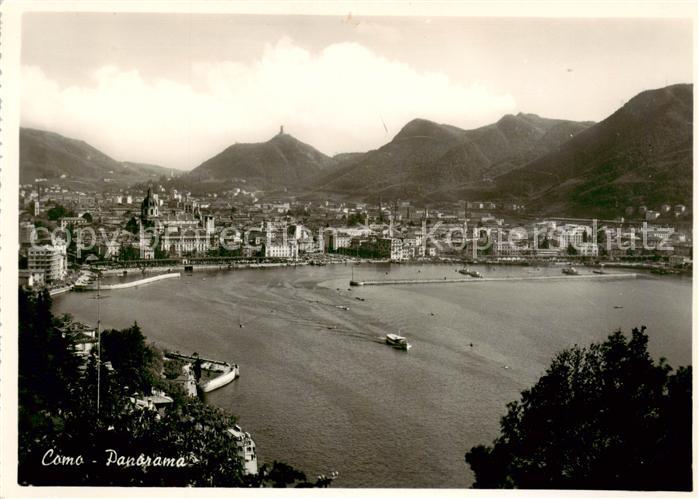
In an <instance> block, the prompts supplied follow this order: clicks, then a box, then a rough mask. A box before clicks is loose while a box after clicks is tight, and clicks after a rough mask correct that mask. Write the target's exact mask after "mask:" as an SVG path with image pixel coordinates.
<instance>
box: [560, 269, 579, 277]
mask: <svg viewBox="0 0 699 499" xmlns="http://www.w3.org/2000/svg"><path fill="white" fill-rule="evenodd" d="M561 272H563V273H564V274H567V275H578V271H577V270H576V269H575V267H566V268H564V269H563V270H561Z"/></svg>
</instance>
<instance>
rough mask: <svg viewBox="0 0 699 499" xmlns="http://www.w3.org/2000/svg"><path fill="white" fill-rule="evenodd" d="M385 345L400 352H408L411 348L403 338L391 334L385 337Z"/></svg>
mask: <svg viewBox="0 0 699 499" xmlns="http://www.w3.org/2000/svg"><path fill="white" fill-rule="evenodd" d="M386 344H387V345H391V346H392V347H394V348H398V349H400V350H410V347H411V346H412V345H411V344H410V343H408V341H407V340H406V339H405V338H404V337H403V336H398V335H397V334H392V333H389V334H387V335H386Z"/></svg>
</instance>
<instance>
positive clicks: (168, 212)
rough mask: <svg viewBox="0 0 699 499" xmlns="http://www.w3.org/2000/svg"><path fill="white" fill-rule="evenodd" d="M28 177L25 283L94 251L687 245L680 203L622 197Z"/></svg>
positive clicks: (175, 253) (506, 250)
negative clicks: (370, 198) (578, 215)
mask: <svg viewBox="0 0 699 499" xmlns="http://www.w3.org/2000/svg"><path fill="white" fill-rule="evenodd" d="M39 187H40V184H35V185H25V186H21V189H20V202H21V206H20V224H19V243H20V249H19V251H20V262H21V264H20V267H21V271H20V278H21V279H22V280H23V282H24V283H25V284H30V285H31V284H33V285H37V284H38V285H42V284H47V285H56V283H60V282H61V281H63V280H65V279H66V276H67V275H68V272H69V269H70V266H69V262H71V263H91V262H93V261H97V260H99V261H103V262H104V261H111V260H120V261H122V262H123V261H128V260H134V261H144V260H154V259H155V260H157V259H167V258H170V259H172V258H187V257H201V256H208V257H212V258H216V257H219V258H221V257H241V258H252V257H255V258H268V259H280V260H298V259H318V258H322V257H321V256H320V255H322V254H328V253H329V254H344V255H347V256H351V257H358V258H372V259H381V260H390V261H395V262H403V261H410V260H415V259H430V258H432V259H434V258H445V257H449V258H462V259H463V258H472V259H477V258H490V259H500V260H511V261H515V260H518V259H520V260H521V259H541V258H572V257H575V258H596V259H602V258H605V259H615V258H629V257H644V256H648V255H649V254H656V255H661V256H662V257H663V262H665V263H668V264H670V265H680V266H683V265H687V264H688V262H689V260H690V258H691V249H692V235H691V221H690V219H689V216H688V213H687V211H686V209H685V207H684V206H681V205H677V206H674V207H672V206H670V205H663V206H662V207H660V208H659V209H658V210H657V211H653V210H649V209H648V208H646V207H644V206H642V207H638V208H633V209H631V208H629V209H628V210H627V212H628V213H629V214H638V215H639V216H640V217H641V218H638V219H637V220H635V221H633V222H631V221H625V220H624V219H623V218H620V219H618V220H606V221H593V220H589V219H588V220H574V219H564V218H554V219H546V220H532V219H531V218H530V217H527V216H526V214H525V207H524V206H522V205H519V204H516V203H507V204H500V205H498V204H496V203H494V202H480V201H465V202H459V203H443V204H441V205H438V206H415V205H414V204H413V203H411V202H408V201H403V202H397V201H395V202H392V203H388V204H384V203H381V201H379V202H378V203H376V204H369V203H348V202H337V201H329V200H328V201H322V202H318V201H299V200H295V199H278V200H270V199H265V200H260V199H258V197H257V196H258V194H255V193H248V192H245V191H241V190H240V189H235V190H232V191H229V192H226V193H223V194H208V195H205V196H193V195H191V193H189V192H178V191H177V190H176V189H166V188H165V187H163V186H161V185H157V186H155V187H146V186H144V187H143V188H142V189H140V190H139V189H135V188H134V189H131V190H122V191H119V192H116V193H83V192H76V191H69V190H67V189H62V188H58V187H56V186H53V187H50V188H44V189H41V188H39ZM649 213H651V215H652V216H651V217H650V218H649V216H648V214H649ZM656 214H658V216H656ZM651 220H652V223H651V222H650V221H651ZM25 262H26V263H25Z"/></svg>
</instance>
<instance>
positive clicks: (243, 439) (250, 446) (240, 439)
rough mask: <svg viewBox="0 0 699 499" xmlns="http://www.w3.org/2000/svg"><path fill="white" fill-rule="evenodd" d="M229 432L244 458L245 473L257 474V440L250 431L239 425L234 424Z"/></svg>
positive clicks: (239, 453)
mask: <svg viewBox="0 0 699 499" xmlns="http://www.w3.org/2000/svg"><path fill="white" fill-rule="evenodd" d="M228 433H229V434H230V435H231V436H232V437H233V439H234V440H235V445H236V448H237V450H238V455H239V456H240V458H241V459H242V460H243V474H245V475H257V453H256V451H255V441H254V440H253V439H252V437H251V436H250V434H249V433H247V432H244V431H243V430H242V429H241V428H240V426H238V425H235V426H233V428H228Z"/></svg>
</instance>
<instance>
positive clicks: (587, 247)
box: [575, 243, 599, 256]
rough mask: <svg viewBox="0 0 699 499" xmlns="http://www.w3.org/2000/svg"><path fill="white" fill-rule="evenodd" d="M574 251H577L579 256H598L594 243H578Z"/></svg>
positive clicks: (597, 249) (597, 248) (597, 247)
mask: <svg viewBox="0 0 699 499" xmlns="http://www.w3.org/2000/svg"><path fill="white" fill-rule="evenodd" d="M575 249H576V250H577V251H578V255H580V256H598V255H599V246H597V244H595V243H580V244H578V245H577V246H576V247H575Z"/></svg>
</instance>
